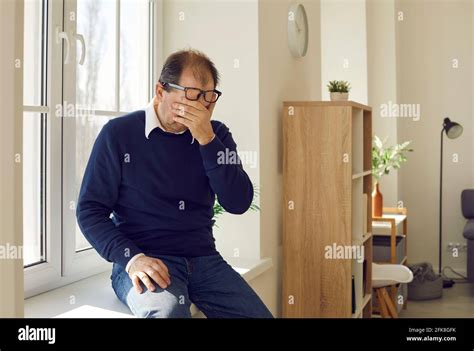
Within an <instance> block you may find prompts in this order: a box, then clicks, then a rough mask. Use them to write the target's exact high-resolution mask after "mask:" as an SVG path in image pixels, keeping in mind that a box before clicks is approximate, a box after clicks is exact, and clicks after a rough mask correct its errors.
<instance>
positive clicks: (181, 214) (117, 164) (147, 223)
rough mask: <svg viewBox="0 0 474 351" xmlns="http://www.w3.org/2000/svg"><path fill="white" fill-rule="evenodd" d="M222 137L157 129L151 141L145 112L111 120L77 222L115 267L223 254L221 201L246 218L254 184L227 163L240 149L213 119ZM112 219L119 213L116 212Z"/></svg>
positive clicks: (97, 147)
mask: <svg viewBox="0 0 474 351" xmlns="http://www.w3.org/2000/svg"><path fill="white" fill-rule="evenodd" d="M211 124H212V128H213V130H214V133H215V134H216V137H215V138H214V140H213V141H212V142H210V143H209V144H207V145H204V146H201V145H200V144H199V143H198V142H197V141H195V142H194V143H191V141H192V140H193V138H192V135H191V132H190V131H189V130H187V131H186V132H184V133H183V134H173V133H167V132H165V131H163V130H161V129H160V128H155V129H154V130H153V131H152V132H151V133H150V135H149V139H147V138H146V137H145V112H144V111H137V112H133V113H130V114H128V115H126V116H123V117H119V118H115V119H113V120H111V121H109V122H108V123H107V124H106V125H105V126H104V127H103V128H102V130H101V132H100V133H99V136H98V137H97V139H96V141H95V143H94V147H93V149H92V153H91V155H90V158H89V162H88V164H87V167H86V171H85V174H84V179H83V181H82V186H81V190H80V193H79V200H78V205H77V211H76V216H77V221H78V223H79V227H80V228H81V230H82V233H83V234H84V236H85V237H86V238H87V240H88V241H89V242H90V243H91V245H92V246H93V247H94V248H95V249H96V250H97V251H98V253H99V254H100V255H101V256H102V257H103V258H105V259H106V260H107V261H109V262H116V263H118V264H120V265H121V266H122V267H125V266H126V265H127V262H128V261H129V260H130V259H131V258H132V257H133V256H135V255H136V254H137V253H140V252H143V253H145V254H146V255H150V256H153V255H175V256H183V257H196V256H206V255H212V254H215V253H217V251H216V248H215V244H214V241H215V240H214V237H213V235H212V226H213V223H214V221H213V219H212V218H213V216H214V211H213V205H214V200H215V196H216V195H217V198H218V200H219V203H220V204H221V205H222V206H223V207H224V209H225V210H226V211H227V212H230V213H234V214H241V213H244V212H245V211H247V210H248V208H249V207H250V204H251V202H252V199H253V186H252V183H251V181H250V179H249V177H248V175H247V174H246V173H245V171H244V170H243V167H242V165H241V164H240V163H235V162H234V163H233V164H229V163H223V162H221V161H222V158H220V159H219V155H220V154H221V153H220V152H224V153H225V152H226V148H227V149H228V150H227V152H229V151H234V152H236V148H237V146H236V144H235V142H234V140H233V139H232V135H231V133H230V131H229V129H228V128H227V127H226V126H225V125H224V124H223V123H221V122H218V121H211ZM111 214H112V215H111Z"/></svg>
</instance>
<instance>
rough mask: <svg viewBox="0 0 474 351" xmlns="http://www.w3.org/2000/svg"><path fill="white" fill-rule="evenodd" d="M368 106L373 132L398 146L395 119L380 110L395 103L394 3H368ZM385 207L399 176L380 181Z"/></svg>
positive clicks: (395, 198) (393, 201)
mask: <svg viewBox="0 0 474 351" xmlns="http://www.w3.org/2000/svg"><path fill="white" fill-rule="evenodd" d="M366 5H367V69H368V70H367V74H368V103H369V105H370V106H372V132H373V133H374V134H375V135H377V136H379V137H380V138H381V139H382V140H383V139H385V138H387V145H393V144H396V143H398V135H397V119H396V118H390V117H382V116H381V107H382V105H384V104H388V103H389V102H392V103H396V102H397V60H396V51H395V50H396V42H395V25H396V23H395V20H396V18H395V0H384V1H380V0H367V2H366ZM380 189H381V192H382V194H383V200H384V206H385V207H396V206H397V202H398V172H391V173H390V174H389V175H387V176H384V177H382V179H381V181H380Z"/></svg>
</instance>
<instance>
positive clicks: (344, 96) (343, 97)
mask: <svg viewBox="0 0 474 351" xmlns="http://www.w3.org/2000/svg"><path fill="white" fill-rule="evenodd" d="M330 95H331V101H347V100H348V99H349V93H330Z"/></svg>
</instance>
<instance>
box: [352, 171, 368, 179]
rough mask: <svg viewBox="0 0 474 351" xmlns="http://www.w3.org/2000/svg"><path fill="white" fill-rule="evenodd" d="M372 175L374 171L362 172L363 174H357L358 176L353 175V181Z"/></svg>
mask: <svg viewBox="0 0 474 351" xmlns="http://www.w3.org/2000/svg"><path fill="white" fill-rule="evenodd" d="M371 174H372V171H364V172H361V173H356V174H353V175H352V179H353V180H354V179H359V178H362V177H365V176H368V175H371Z"/></svg>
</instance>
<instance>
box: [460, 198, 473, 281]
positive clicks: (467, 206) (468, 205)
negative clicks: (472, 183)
mask: <svg viewBox="0 0 474 351" xmlns="http://www.w3.org/2000/svg"><path fill="white" fill-rule="evenodd" d="M461 208H462V214H463V216H464V218H466V219H467V223H466V225H465V226H464V231H463V235H464V237H465V238H466V239H467V279H468V281H469V282H470V283H474V189H466V190H464V191H463V192H462V193H461Z"/></svg>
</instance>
